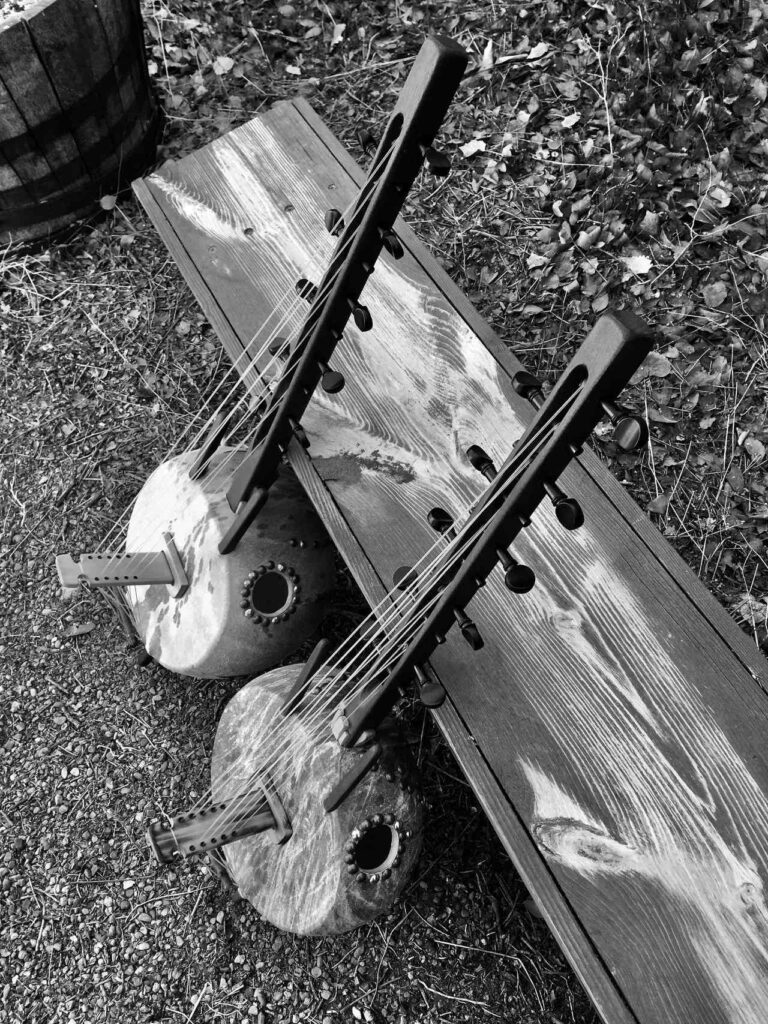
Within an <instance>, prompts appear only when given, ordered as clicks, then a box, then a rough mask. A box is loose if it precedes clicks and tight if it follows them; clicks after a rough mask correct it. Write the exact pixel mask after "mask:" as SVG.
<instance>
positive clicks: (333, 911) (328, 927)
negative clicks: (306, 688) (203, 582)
mask: <svg viewBox="0 0 768 1024" xmlns="http://www.w3.org/2000/svg"><path fill="white" fill-rule="evenodd" d="M300 669H301V665H288V666H283V667H281V668H277V669H273V670H272V671H271V672H268V673H266V674H265V675H262V676H260V677H258V678H257V679H254V680H253V681H252V682H250V683H249V684H248V685H247V686H245V687H243V688H242V689H241V690H239V691H238V692H237V693H236V694H235V696H234V697H233V698H232V699H231V700H230V702H229V704H228V705H227V706H226V708H225V709H224V712H223V714H222V717H221V721H220V723H219V727H218V730H217V733H216V740H215V743H214V749H213V758H212V763H211V786H212V792H213V799H214V802H218V801H223V800H226V799H227V798H231V796H232V794H236V793H241V792H243V791H245V790H247V789H248V787H249V786H251V785H252V778H253V774H254V772H257V773H260V772H261V769H262V765H263V758H264V757H265V754H266V755H267V756H268V752H269V751H270V750H272V749H275V750H277V751H281V752H282V754H281V756H280V757H278V758H276V759H275V766H274V767H273V770H272V772H271V774H270V779H271V782H272V783H273V785H274V789H275V791H276V793H277V795H278V797H279V798H280V800H281V802H282V805H283V807H284V809H285V811H286V813H287V815H288V818H289V820H290V824H291V828H292V830H293V834H292V835H291V837H290V838H289V839H288V840H287V841H286V842H284V843H283V844H282V845H278V844H276V843H275V836H274V832H273V831H267V832H262V833H259V834H257V835H252V836H247V837H246V838H244V839H238V840H236V841H235V842H232V843H230V844H228V845H227V846H224V847H223V848H222V853H223V857H224V861H225V863H226V867H227V871H228V873H229V875H230V877H231V879H232V881H233V882H234V883H235V885H236V886H237V887H238V889H239V891H240V894H241V895H242V896H243V897H244V898H245V899H247V900H249V902H250V903H252V904H253V906H254V907H255V908H256V910H258V911H259V913H260V914H261V915H262V916H263V917H265V918H266V919H267V920H268V921H270V922H271V923H272V924H274V925H276V926H277V927H278V928H282V929H284V930H286V931H290V932H294V933H298V934H302V935H322V934H330V933H337V932H344V931H348V930H350V929H352V928H357V927H359V926H360V925H363V924H366V923H367V922H369V921H371V920H372V919H373V918H375V917H377V916H378V915H379V914H381V913H382V912H384V911H385V910H386V909H387V908H388V907H389V906H390V905H391V903H392V902H393V900H394V899H395V898H396V897H397V895H398V894H399V893H400V892H401V890H402V888H403V886H404V885H405V883H406V881H407V880H408V877H409V875H410V873H411V871H412V869H413V866H414V864H415V861H416V858H417V856H418V853H419V849H420V846H421V832H422V809H421V800H420V797H419V796H418V795H417V794H416V791H415V786H414V782H415V779H414V776H413V772H412V770H411V768H410V766H409V763H408V758H407V757H406V756H405V750H404V747H403V746H402V741H400V740H399V739H398V736H397V734H396V733H394V732H391V731H389V732H388V733H387V736H388V737H389V738H388V739H386V738H383V739H382V740H381V742H382V745H383V747H384V752H383V755H382V758H381V760H380V762H379V763H378V765H377V766H376V767H374V768H373V769H371V771H369V772H368V774H367V775H365V776H364V777H363V779H362V780H361V781H360V782H359V783H358V785H357V786H356V788H355V789H353V790H352V792H351V793H350V794H349V795H348V796H347V797H346V798H345V799H344V801H343V802H342V803H341V805H340V806H339V807H338V808H337V809H336V810H334V811H331V812H330V813H327V812H326V811H325V810H324V808H323V800H324V798H325V797H326V796H327V795H328V793H329V792H330V791H331V790H332V789H333V787H334V786H335V785H336V783H337V782H338V781H339V780H340V779H341V778H342V777H343V776H344V775H345V774H346V772H347V771H348V770H349V769H350V767H351V766H352V765H354V764H355V762H356V759H358V758H359V757H361V756H362V755H361V754H360V753H357V752H354V751H349V750H346V749H344V748H343V747H340V746H339V744H338V743H337V742H336V740H335V739H334V738H333V736H332V735H331V733H330V731H329V730H328V729H327V728H326V729H321V730H320V738H319V739H318V738H317V736H316V735H315V734H316V732H317V725H318V722H321V721H322V719H321V717H320V713H319V712H317V713H313V712H312V710H311V707H309V705H311V704H312V696H311V695H310V698H309V700H308V701H307V702H305V704H304V705H303V707H302V710H300V711H299V712H298V713H293V714H291V715H289V716H283V715H282V713H281V710H280V709H281V706H282V704H283V701H284V699H285V696H286V694H287V692H288V691H289V690H290V687H291V685H292V683H293V682H294V680H295V679H296V677H297V675H298V673H299V671H300ZM331 707H332V703H331ZM328 713H330V709H326V712H324V715H325V717H326V718H327V716H328ZM382 735H383V734H382Z"/></svg>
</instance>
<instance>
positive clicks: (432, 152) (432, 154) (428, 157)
mask: <svg viewBox="0 0 768 1024" xmlns="http://www.w3.org/2000/svg"><path fill="white" fill-rule="evenodd" d="M421 155H422V156H423V157H424V162H425V163H426V165H427V167H428V168H429V169H430V171H431V172H432V173H433V174H434V175H435V177H436V178H446V177H447V176H448V173H449V171H450V169H451V161H450V160H449V159H448V157H447V156H446V155H445V153H442V152H440V150H439V149H435V148H434V147H433V146H422V147H421Z"/></svg>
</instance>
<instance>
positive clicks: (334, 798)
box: [148, 312, 653, 934]
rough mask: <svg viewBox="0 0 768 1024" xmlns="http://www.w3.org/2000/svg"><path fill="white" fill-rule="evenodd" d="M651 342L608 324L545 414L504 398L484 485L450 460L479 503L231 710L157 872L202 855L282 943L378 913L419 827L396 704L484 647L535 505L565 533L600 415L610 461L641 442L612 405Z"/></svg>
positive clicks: (514, 585) (160, 850) (624, 321)
mask: <svg viewBox="0 0 768 1024" xmlns="http://www.w3.org/2000/svg"><path fill="white" fill-rule="evenodd" d="M652 341H653V339H652V336H651V333H650V331H649V330H648V329H647V327H646V326H645V324H644V323H643V322H642V321H640V320H639V319H638V318H637V317H635V316H634V315H632V314H629V313H626V312H621V313H615V314H608V315H605V316H603V317H602V318H601V319H600V320H599V321H598V323H597V324H596V326H595V327H594V328H593V330H592V331H591V332H590V334H589V335H588V337H587V338H586V340H585V341H584V343H583V344H582V346H581V348H580V349H579V351H578V352H577V354H576V356H575V357H574V358H573V360H572V361H571V363H570V364H569V366H568V368H567V369H566V371H565V373H564V374H563V375H562V377H561V378H560V380H559V381H558V382H557V384H556V386H555V387H554V389H553V390H552V392H551V393H550V394H549V395H548V397H547V398H546V399H544V398H543V395H542V393H541V390H540V386H539V384H538V382H537V381H536V380H535V378H533V377H531V376H530V375H529V374H526V373H520V374H518V375H517V377H516V378H515V379H514V381H513V383H514V386H515V388H516V390H517V391H518V392H519V393H520V394H522V395H524V396H525V397H527V398H529V399H530V400H531V402H532V403H533V404H534V405H535V406H536V408H537V411H536V414H535V416H534V418H533V420H532V422H531V423H530V425H529V426H528V428H527V429H526V430H525V432H524V434H523V436H522V437H520V438H519V439H518V440H517V441H516V442H515V443H514V444H513V445H512V450H511V453H510V455H509V456H508V458H507V459H506V461H505V462H504V464H503V466H502V467H501V468H500V469H499V470H497V469H496V467H495V466H494V465H493V463H492V462H491V460H490V458H489V457H488V456H487V455H486V453H485V452H484V451H483V449H482V448H480V447H479V446H478V445H474V444H472V445H470V446H469V447H468V448H467V450H466V453H465V455H466V458H467V460H468V461H469V463H470V464H471V465H472V466H473V467H474V468H475V469H476V470H477V471H478V472H480V473H481V474H482V475H483V476H484V477H485V478H486V480H487V481H488V486H487V488H486V490H485V491H484V492H483V493H482V494H481V495H480V497H479V499H478V500H477V501H476V502H475V503H474V505H472V506H471V507H470V508H468V509H463V510H456V511H455V512H451V511H450V510H446V509H443V508H438V507H436V508H433V509H431V510H430V511H429V512H428V514H427V520H428V522H429V524H430V525H431V526H432V527H433V529H434V530H435V533H436V540H435V543H434V544H433V545H432V546H431V547H430V548H429V549H428V550H427V551H425V552H424V553H423V556H422V558H421V559H420V561H419V562H418V563H417V564H416V565H413V566H405V567H403V569H402V570H401V571H400V572H399V573H398V574H397V579H396V586H395V589H394V590H393V591H391V592H390V593H389V594H388V595H387V598H386V599H385V600H384V601H383V602H382V603H381V604H380V605H379V606H378V607H376V608H374V609H373V611H372V613H371V615H370V616H369V618H368V619H367V620H365V622H364V623H363V624H362V625H361V626H360V627H359V628H358V629H356V630H355V631H354V632H353V633H352V634H351V635H350V636H349V637H348V638H347V639H346V640H345V641H344V642H343V643H342V644H341V645H340V647H339V648H338V649H337V650H336V651H335V652H334V654H333V655H331V656H330V657H329V656H328V652H327V645H326V644H325V643H324V642H321V644H319V645H318V646H317V648H316V649H315V651H314V652H313V655H312V657H311V658H310V660H309V661H308V662H307V663H306V664H305V665H304V666H290V667H287V668H282V669H276V670H274V671H272V672H270V673H267V674H266V675H263V676H260V677H259V678H257V679H255V680H253V681H252V682H251V683H249V684H248V686H246V687H245V688H243V689H242V690H240V691H239V693H237V694H236V695H235V697H234V698H233V699H232V700H231V701H230V702H229V704H228V705H227V707H226V708H225V710H224V713H223V715H222V718H221V721H220V724H219V727H218V730H217V734H216V740H215V745H214V751H213V758H212V765H211V790H210V793H209V794H206V796H204V797H203V798H201V800H199V801H198V802H197V804H195V806H194V807H192V808H191V809H189V810H188V811H186V812H185V813H183V814H181V815H178V816H177V817H175V818H174V819H173V820H172V822H171V824H170V826H169V827H164V826H163V825H161V824H160V823H159V822H155V823H153V824H152V825H151V826H150V828H149V831H148V840H149V843H150V846H151V847H152V849H153V851H154V853H155V856H156V858H157V859H158V860H159V861H160V862H163V863H166V862H170V861H172V860H173V859H174V858H175V857H176V856H177V855H180V856H184V857H186V856H193V855H201V854H203V855H209V856H211V857H212V858H213V859H214V861H215V862H216V863H217V864H218V867H219V870H220V871H222V872H223V873H224V874H225V875H226V876H227V877H228V878H229V879H230V880H231V881H232V883H233V884H234V885H235V886H237V888H238V889H239V891H240V893H241V894H242V895H243V896H244V897H245V898H247V899H248V900H249V901H250V902H251V903H252V904H253V905H254V906H255V907H256V909H257V910H258V911H259V912H260V913H261V914H262V915H263V916H264V917H266V918H267V919H268V920H269V921H271V922H272V923H274V924H276V925H278V926H279V927H282V928H286V929H288V930H290V931H293V932H299V933H305V934H318V933H324V932H335V931H342V930H345V929H348V928H352V927H356V926H358V925H360V924H363V923H364V922H366V921H368V920H370V919H371V918H372V917H373V916H375V915H376V914H377V913H381V912H382V911H383V910H385V909H386V908H387V907H388V906H389V905H390V904H391V902H392V900H393V899H394V898H395V897H396V896H397V894H398V892H399V891H400V890H401V889H402V887H403V885H404V884H405V881H406V879H407V876H408V870H409V869H410V868H411V866H412V865H413V862H414V859H415V856H416V854H417V852H418V846H419V842H420V835H419V832H420V826H421V813H422V812H421V808H420V806H419V801H418V796H417V795H416V793H415V791H414V786H413V782H412V780H411V777H410V775H409V773H408V772H407V770H404V769H403V761H402V757H401V755H400V753H398V747H399V746H401V745H402V744H401V741H400V740H399V739H398V734H397V731H396V730H395V729H394V728H393V726H392V722H391V718H390V712H391V711H392V709H393V706H394V705H395V703H396V702H397V700H398V696H399V693H400V691H401V688H402V687H404V686H406V685H408V684H410V683H411V681H412V680H413V679H414V677H415V679H416V682H417V684H418V693H419V696H420V698H421V700H422V702H423V703H424V704H425V705H426V706H428V707H438V706H440V704H441V702H442V700H443V699H444V696H445V695H444V692H443V691H442V688H441V687H440V685H439V684H438V683H437V682H436V680H435V679H434V677H433V676H432V673H431V670H430V668H429V664H428V659H429V657H430V655H431V653H432V652H433V651H434V650H435V648H436V647H437V646H438V645H439V644H440V643H442V642H444V640H445V637H446V635H447V633H448V632H449V630H450V629H451V628H452V627H453V626H454V625H455V626H457V627H458V629H459V631H460V632H461V634H462V636H463V637H464V639H465V640H466V642H467V643H468V644H469V645H470V646H471V647H472V648H473V649H475V650H477V649H479V648H480V647H482V645H483V639H482V623H481V624H480V626H479V627H478V625H477V624H476V623H474V622H473V621H472V618H471V617H470V615H469V613H468V606H469V605H470V602H471V601H472V598H473V597H474V595H475V594H476V593H477V591H478V589H480V588H481V587H483V586H484V585H485V584H486V581H487V580H488V579H489V577H490V576H491V574H493V573H495V572H496V571H498V570H497V567H500V570H501V573H502V576H503V581H504V584H505V585H506V587H507V589H508V590H509V591H510V592H511V593H512V594H516V595H524V594H525V593H527V592H528V591H529V590H530V589H531V587H532V586H533V585H534V577H533V573H532V572H531V570H530V569H529V568H528V567H526V566H524V565H521V564H519V563H518V562H517V561H516V560H515V558H514V557H513V555H512V554H511V552H510V550H509V548H510V545H511V544H512V543H513V542H514V540H515V538H516V537H517V536H518V535H519V533H520V532H521V530H523V529H524V528H525V527H526V526H527V525H529V523H530V522H531V516H532V515H533V513H534V512H535V510H536V508H537V507H538V506H539V504H540V503H541V502H542V501H543V500H544V499H545V498H547V497H548V498H549V500H550V501H551V502H552V504H553V505H554V508H555V514H556V516H557V519H558V520H559V522H560V523H561V525H562V526H563V527H564V528H566V529H568V530H574V529H578V528H579V526H581V525H582V523H583V515H582V513H581V509H580V506H579V504H578V501H576V500H575V499H574V498H571V497H568V496H567V495H565V494H564V493H563V492H562V491H561V489H560V488H559V487H558V485H557V479H558V477H559V476H560V475H561V474H562V472H563V470H564V469H565V468H566V466H567V465H568V463H569V462H570V461H571V459H572V458H573V457H574V455H576V454H578V453H579V451H580V450H581V447H582V445H583V444H584V443H585V441H586V439H587V437H588V436H589V434H590V432H591V431H592V429H593V428H594V426H595V425H596V423H597V422H598V421H599V420H600V419H601V418H602V417H603V416H604V415H608V416H609V417H610V419H611V420H612V422H613V423H614V424H615V425H616V429H617V436H618V441H619V443H620V444H621V445H622V447H624V448H625V449H626V450H631V449H632V448H633V447H636V446H638V445H640V444H643V443H644V442H645V441H646V440H647V428H646V427H645V424H644V422H643V421H642V420H640V419H639V418H638V417H635V416H631V415H629V414H626V413H624V411H623V410H622V409H621V408H620V407H618V406H616V405H615V398H616V396H617V394H618V393H619V392H620V391H621V389H622V388H623V387H624V385H625V384H626V383H627V381H628V380H629V378H630V377H631V376H632V374H633V373H634V372H635V370H636V369H637V368H638V367H639V365H640V364H641V363H642V361H643V359H644V358H645V356H646V355H647V353H648V352H649V350H650V348H651V345H652ZM510 440H511V439H510ZM516 599H520V600H524V597H519V598H511V600H516ZM514 742H515V737H514V736H510V737H509V743H510V744H514ZM394 754H397V757H396V758H395V757H393V755H394ZM398 764H399V766H400V767H399V771H398V767H397V765H398Z"/></svg>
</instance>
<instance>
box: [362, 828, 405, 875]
mask: <svg viewBox="0 0 768 1024" xmlns="http://www.w3.org/2000/svg"><path fill="white" fill-rule="evenodd" d="M399 849H400V834H399V832H398V831H397V829H395V828H393V827H392V826H391V825H373V826H372V827H371V828H369V829H368V830H367V831H366V832H364V833H363V834H362V835H361V836H360V839H359V840H358V841H357V843H356V845H355V863H356V864H357V866H358V867H359V868H360V870H361V871H367V872H373V871H384V870H385V869H386V868H389V867H391V866H392V864H393V862H394V860H395V859H396V857H397V853H398V850H399Z"/></svg>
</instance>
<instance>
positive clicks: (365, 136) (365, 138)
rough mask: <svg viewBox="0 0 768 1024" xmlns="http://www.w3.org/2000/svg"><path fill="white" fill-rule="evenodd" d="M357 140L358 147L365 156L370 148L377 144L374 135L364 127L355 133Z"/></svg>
mask: <svg viewBox="0 0 768 1024" xmlns="http://www.w3.org/2000/svg"><path fill="white" fill-rule="evenodd" d="M357 141H358V142H359V143H360V147H361V149H362V151H363V152H364V153H365V155H366V156H367V155H368V153H369V152H370V150H372V149H375V148H376V145H377V143H376V136H375V135H374V134H373V132H371V131H369V130H368V129H367V128H364V129H363V130H362V131H359V132H358V133H357Z"/></svg>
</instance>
